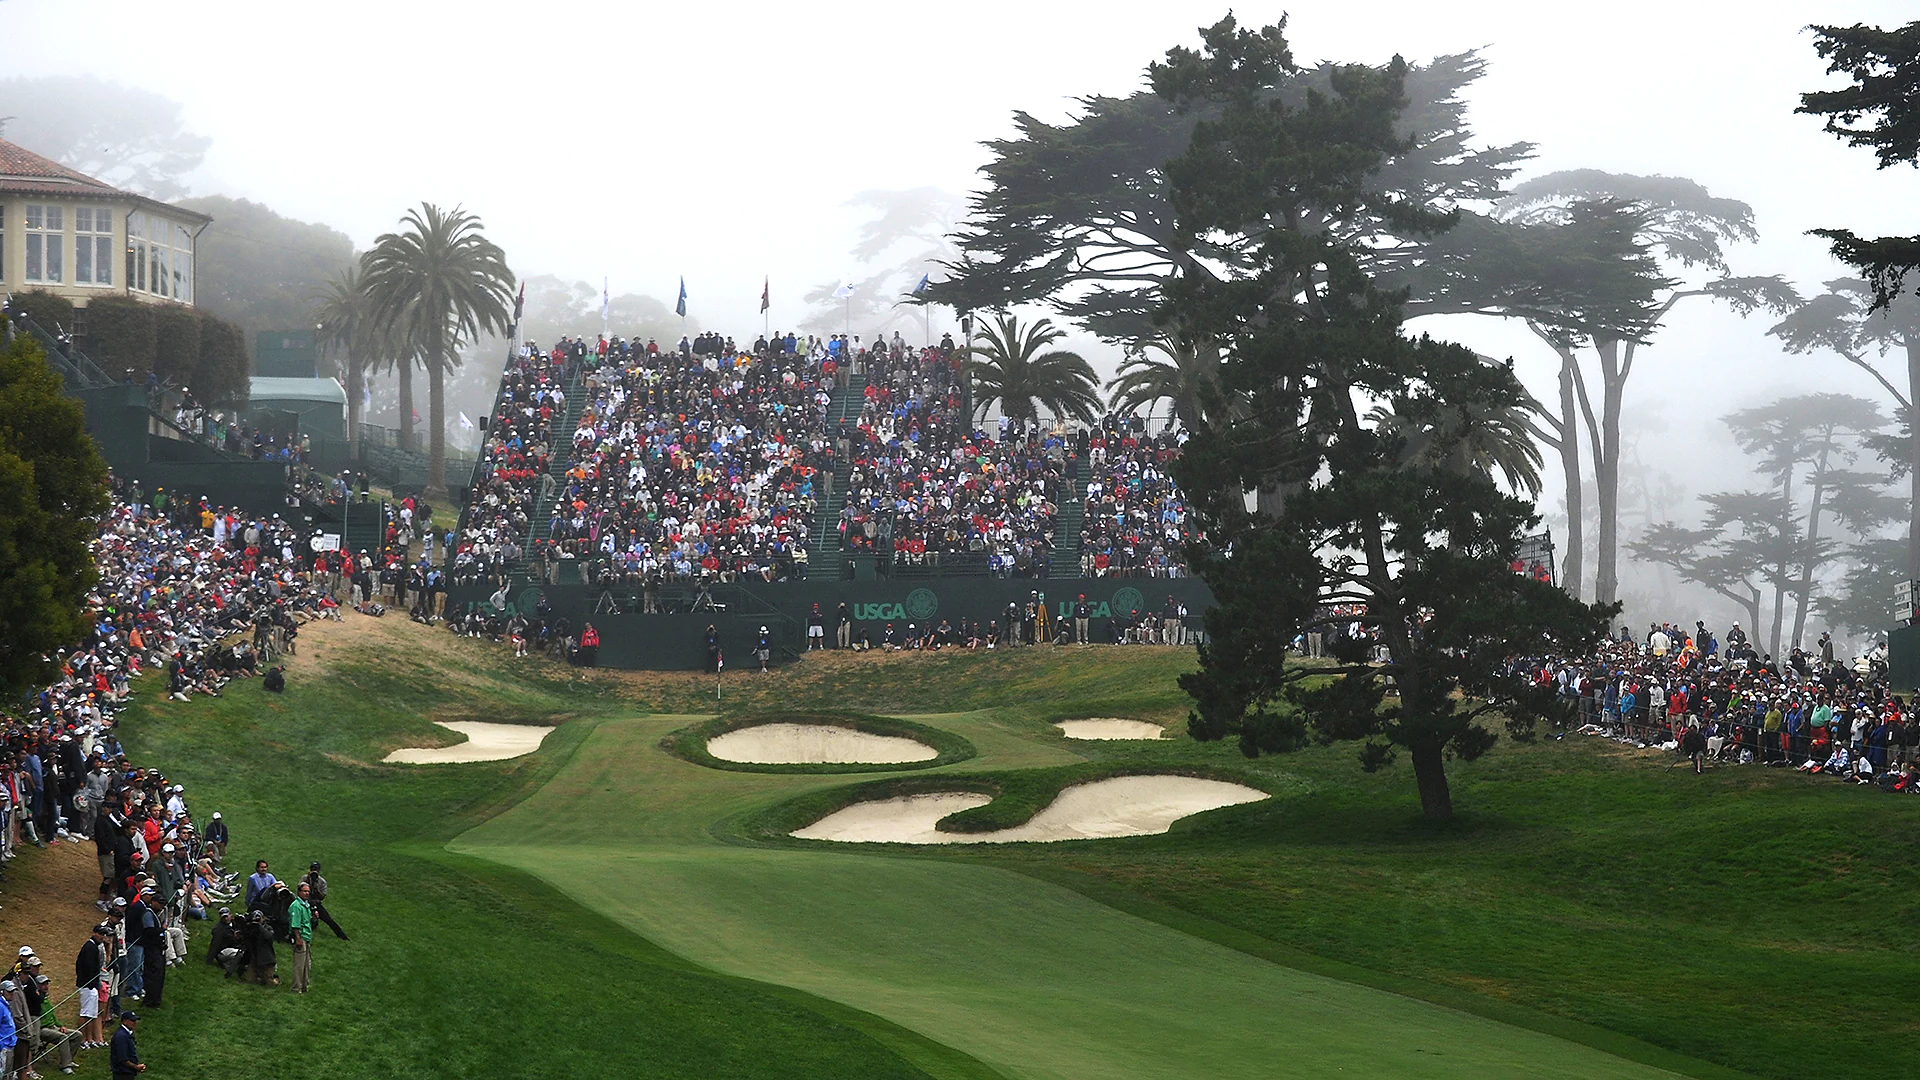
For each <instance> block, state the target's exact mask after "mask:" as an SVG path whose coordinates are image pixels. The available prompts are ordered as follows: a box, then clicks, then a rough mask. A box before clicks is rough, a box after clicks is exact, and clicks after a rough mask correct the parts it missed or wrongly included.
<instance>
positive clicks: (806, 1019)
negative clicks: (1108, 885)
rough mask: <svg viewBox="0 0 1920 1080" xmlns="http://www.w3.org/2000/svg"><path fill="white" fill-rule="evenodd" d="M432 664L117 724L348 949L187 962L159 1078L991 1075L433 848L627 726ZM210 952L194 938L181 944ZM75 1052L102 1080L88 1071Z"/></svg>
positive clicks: (155, 1024)
mask: <svg viewBox="0 0 1920 1080" xmlns="http://www.w3.org/2000/svg"><path fill="white" fill-rule="evenodd" d="M306 644H307V643H306V642H305V641H303V645H306ZM434 649H452V650H454V652H455V655H452V656H440V655H436V654H435V652H434V650H426V651H424V652H413V651H412V650H406V649H402V650H399V651H388V652H384V653H368V652H357V653H352V654H349V653H346V652H344V651H342V650H339V649H336V650H334V656H333V658H332V659H331V660H330V661H329V665H328V670H327V673H326V674H324V675H322V676H315V677H305V676H302V675H300V674H298V673H296V676H295V677H294V679H293V680H292V686H291V689H290V691H289V692H288V693H287V694H286V695H285V696H284V698H278V697H273V696H271V695H267V694H264V693H262V692H260V690H259V688H258V684H257V683H246V684H236V685H234V686H233V687H232V688H231V689H230V691H229V692H228V693H227V694H226V695H225V696H224V697H222V698H221V699H219V700H204V699H198V700H196V701H195V702H193V703H192V704H189V705H170V704H164V703H162V704H158V705H153V706H144V707H140V708H136V709H134V710H133V711H132V712H131V713H129V714H128V715H127V717H126V718H125V720H124V721H123V724H122V736H123V738H124V739H125V741H126V742H127V744H128V746H129V750H130V752H131V753H132V754H133V756H134V758H135V760H139V761H143V762H156V763H164V764H165V766H166V769H167V772H168V774H169V776H171V777H174V778H176V779H178V780H180V781H181V782H183V783H185V784H187V785H188V790H189V792H190V793H191V794H192V796H193V798H194V800H195V805H196V806H197V807H199V808H200V810H201V812H202V813H203V814H204V813H207V812H210V811H212V810H214V809H219V810H221V811H223V812H224V814H225V816H226V818H227V820H228V821H229V822H230V824H231V827H232V830H233V835H234V840H235V843H234V847H233V851H232V864H233V865H235V866H243V867H248V868H250V866H251V863H252V861H253V859H254V858H255V857H256V856H258V857H265V858H269V859H271V860H272V862H273V864H274V867H275V869H276V870H277V871H279V872H281V873H283V874H291V875H297V874H298V873H299V872H301V871H302V870H303V869H304V868H305V865H306V863H307V861H308V860H310V859H316V858H317V859H320V860H322V861H323V862H325V864H326V873H327V875H328V879H329V881H330V883H331V884H332V890H333V894H332V895H331V896H330V897H329V901H330V902H329V906H330V908H331V909H332V910H333V911H334V912H335V914H336V916H337V917H338V918H339V919H340V921H341V923H342V924H343V925H344V926H345V927H346V929H347V930H348V932H349V933H350V934H352V935H353V939H352V940H351V941H350V942H339V941H336V940H335V939H334V938H333V937H332V936H331V934H328V933H326V932H325V931H324V928H323V931H322V936H321V937H320V939H319V940H318V941H317V942H316V946H315V950H314V952H315V959H314V970H315V990H314V992H313V993H311V994H309V995H307V996H305V997H296V996H294V995H293V994H291V993H289V992H288V991H287V990H286V988H285V987H284V986H283V987H280V988H277V989H267V988H262V987H258V986H251V985H241V984H239V983H236V982H227V981H224V980H222V979H221V978H220V976H219V973H218V971H217V969H214V968H211V967H207V966H205V965H204V964H201V963H199V962H197V960H196V961H195V962H193V963H190V964H189V965H188V966H186V967H185V968H182V969H176V973H175V974H174V975H173V976H172V977H171V978H170V979H169V980H168V981H169V989H168V994H167V998H168V1000H167V1003H166V1005H165V1006H164V1007H163V1008H162V1009H160V1010H158V1011H157V1015H155V1016H153V1017H152V1018H150V1019H149V1021H148V1023H147V1024H146V1025H144V1026H143V1028H142V1030H141V1042H142V1047H143V1051H144V1053H145V1055H146V1057H147V1060H148V1061H149V1062H150V1063H151V1064H152V1074H153V1075H160V1076H219V1075H229V1076H249V1075H264V1074H266V1073H268V1072H270V1071H271V1072H281V1071H284V1070H285V1069H286V1068H287V1066H288V1063H289V1062H298V1063H299V1069H300V1070H301V1071H302V1072H306V1073H312V1074H315V1075H323V1076H351V1077H402V1076H435V1077H443V1076H444V1077H482V1076H485V1077H494V1076H503V1075H505V1076H526V1077H556V1078H559V1077H566V1078H572V1077H579V1076H592V1075H618V1076H647V1077H689V1078H691V1077H702V1078H704V1077H714V1076H725V1077H741V1078H747V1077H753V1078H775V1077H818V1076H836V1077H837V1076H860V1077H874V1078H900V1080H908V1078H915V1077H926V1076H933V1077H940V1078H947V1077H951V1078H955V1080H988V1078H991V1077H992V1076H993V1075H994V1074H993V1073H992V1072H991V1070H987V1069H985V1068H984V1067H983V1066H981V1065H980V1064H979V1063H978V1062H975V1061H972V1060H970V1059H968V1058H966V1057H965V1056H964V1055H962V1054H959V1053H957V1052H955V1051H953V1050H951V1049H950V1048H948V1047H944V1046H941V1045H939V1044H937V1043H933V1042H931V1041H929V1040H927V1039H925V1038H924V1037H922V1036H919V1035H917V1034H915V1033H913V1032H910V1031H907V1030H905V1029H902V1028H899V1027H897V1026H895V1025H893V1024H890V1023H887V1022H885V1021H883V1020H880V1019H879V1018H877V1017H874V1016H872V1015H869V1014H863V1013H860V1012H858V1011H857V1010H853V1009H849V1008H847V1007H845V1006H843V1005H839V1004H836V1003H833V1002H828V1001H825V1000H822V999H819V998H815V997H812V996H810V995H807V994H805V993H803V992H799V991H796V990H793V989H791V988H788V987H779V986H769V985H765V984H756V983H752V982H748V981H745V980H742V979H738V978H733V977H727V976H724V975H717V974H715V973H713V972H710V971H706V970H703V969H700V968H698V967H697V966H696V965H694V964H691V963H689V962H688V961H686V960H685V959H683V958H681V957H679V956H676V955H674V954H672V953H669V952H667V951H665V950H663V949H661V948H659V947H658V946H656V945H654V944H652V943H650V942H648V941H646V940H645V939H643V938H641V937H639V936H637V935H635V934H634V933H632V932H631V931H630V930H628V929H626V928H624V927H622V926H620V925H618V924H616V923H614V922H612V921H610V920H608V919H606V918H605V917H604V916H601V915H599V914H597V913H595V912H593V911H591V910H589V909H587V908H585V907H582V906H581V905H579V904H577V903H575V902H574V901H572V900H570V899H568V898H567V897H566V896H565V895H564V894H562V893H561V892H560V891H558V890H556V889H554V888H553V887H551V886H549V885H547V884H545V883H543V882H540V881H538V880H537V879H534V878H532V877H530V876H528V875H525V874H522V873H520V872H517V871H514V870H512V869H510V868H507V867H504V866H501V865H499V864H497V863H489V862H482V861H479V860H475V859H470V858H464V857H460V856H457V855H454V854H452V853H449V852H448V851H446V850H445V847H444V844H445V841H446V840H447V839H448V838H449V837H451V836H453V835H455V834H457V833H459V832H461V831H462V830H464V829H466V828H467V827H469V826H471V825H472V824H474V823H476V822H477V821H480V820H483V819H484V818H485V817H486V816H488V815H489V814H491V813H493V812H495V811H497V810H499V809H500V808H502V807H504V806H507V805H510V804H512V803H513V802H516V801H518V800H519V799H520V798H522V797H523V796H524V795H525V794H526V793H527V792H529V791H532V790H536V789H537V788H539V787H540V785H541V784H543V783H544V782H545V781H546V780H547V779H548V778H549V777H551V776H552V775H554V773H555V772H556V771H557V770H558V769H559V767H560V766H561V765H562V764H563V763H564V762H566V761H567V760H568V759H570V758H571V757H573V756H574V754H575V751H576V750H578V749H579V747H580V746H581V744H582V743H583V742H584V741H586V740H587V739H588V737H589V736H590V734H591V732H592V731H593V730H594V729H595V727H596V726H597V725H598V724H599V723H600V722H601V720H602V718H603V717H604V716H606V715H625V714H627V713H629V712H630V711H631V708H630V706H629V705H628V704H627V703H626V702H624V701H622V700H621V699H620V697H619V696H618V695H617V694H616V693H615V692H614V691H613V690H612V689H610V688H608V687H606V686H604V685H597V684H592V683H581V682H578V681H570V680H567V679H564V678H555V679H548V678H544V677H538V676H536V677H533V678H526V677H503V676H502V674H501V664H500V660H499V654H498V653H497V652H495V651H493V650H488V649H484V648H482V647H480V646H479V645H477V644H476V643H459V642H456V643H453V644H451V645H440V644H439V643H438V639H436V641H435V644H434ZM524 674H525V673H522V675H523V676H524ZM143 689H144V692H145V693H146V694H148V695H151V694H153V693H154V691H153V689H152V686H151V685H148V686H146V687H144V688H143ZM567 716H572V717H574V719H572V720H571V722H569V723H567V724H565V726H562V727H560V728H559V729H557V730H556V731H555V732H554V733H553V734H552V735H550V736H549V737H548V739H547V743H546V745H545V747H543V749H542V750H541V751H540V752H539V753H537V754H535V755H532V756H530V757H526V758H522V759H518V760H516V761H511V762H499V763H486V764H476V765H460V766H442V767H431V768H424V767H421V768H416V767H393V766H381V765H377V764H369V762H377V761H378V760H379V759H380V758H381V757H382V756H383V755H384V754H385V753H386V751H387V750H389V749H391V748H393V747H394V746H397V745H421V744H432V743H437V742H444V741H446V739H445V732H444V731H441V730H440V729H437V728H434V727H432V726H431V720H432V719H451V718H459V717H477V718H487V719H524V720H533V719H543V720H552V719H557V718H562V717H567ZM201 929H204V926H202V927H201ZM205 943H206V937H205V935H204V934H197V935H196V937H195V940H194V942H193V946H194V948H195V950H196V951H198V950H202V949H204V947H205ZM76 947H77V946H76ZM281 959H282V962H283V976H284V975H285V970H284V969H285V966H286V963H287V954H286V952H285V951H284V950H283V951H282V957H281ZM89 1058H97V1059H98V1060H91V1061H88V1062H87V1064H86V1069H88V1070H91V1071H95V1072H98V1073H102V1074H103V1073H104V1072H105V1065H104V1057H101V1056H99V1055H89Z"/></svg>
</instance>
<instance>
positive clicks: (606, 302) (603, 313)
mask: <svg viewBox="0 0 1920 1080" xmlns="http://www.w3.org/2000/svg"><path fill="white" fill-rule="evenodd" d="M587 287H588V288H592V287H593V286H591V285H589V286H587ZM612 303H613V302H612V300H611V299H610V298H609V296H608V293H607V279H606V278H601V279H600V321H601V322H606V321H607V310H608V308H609V307H611V306H612Z"/></svg>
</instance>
